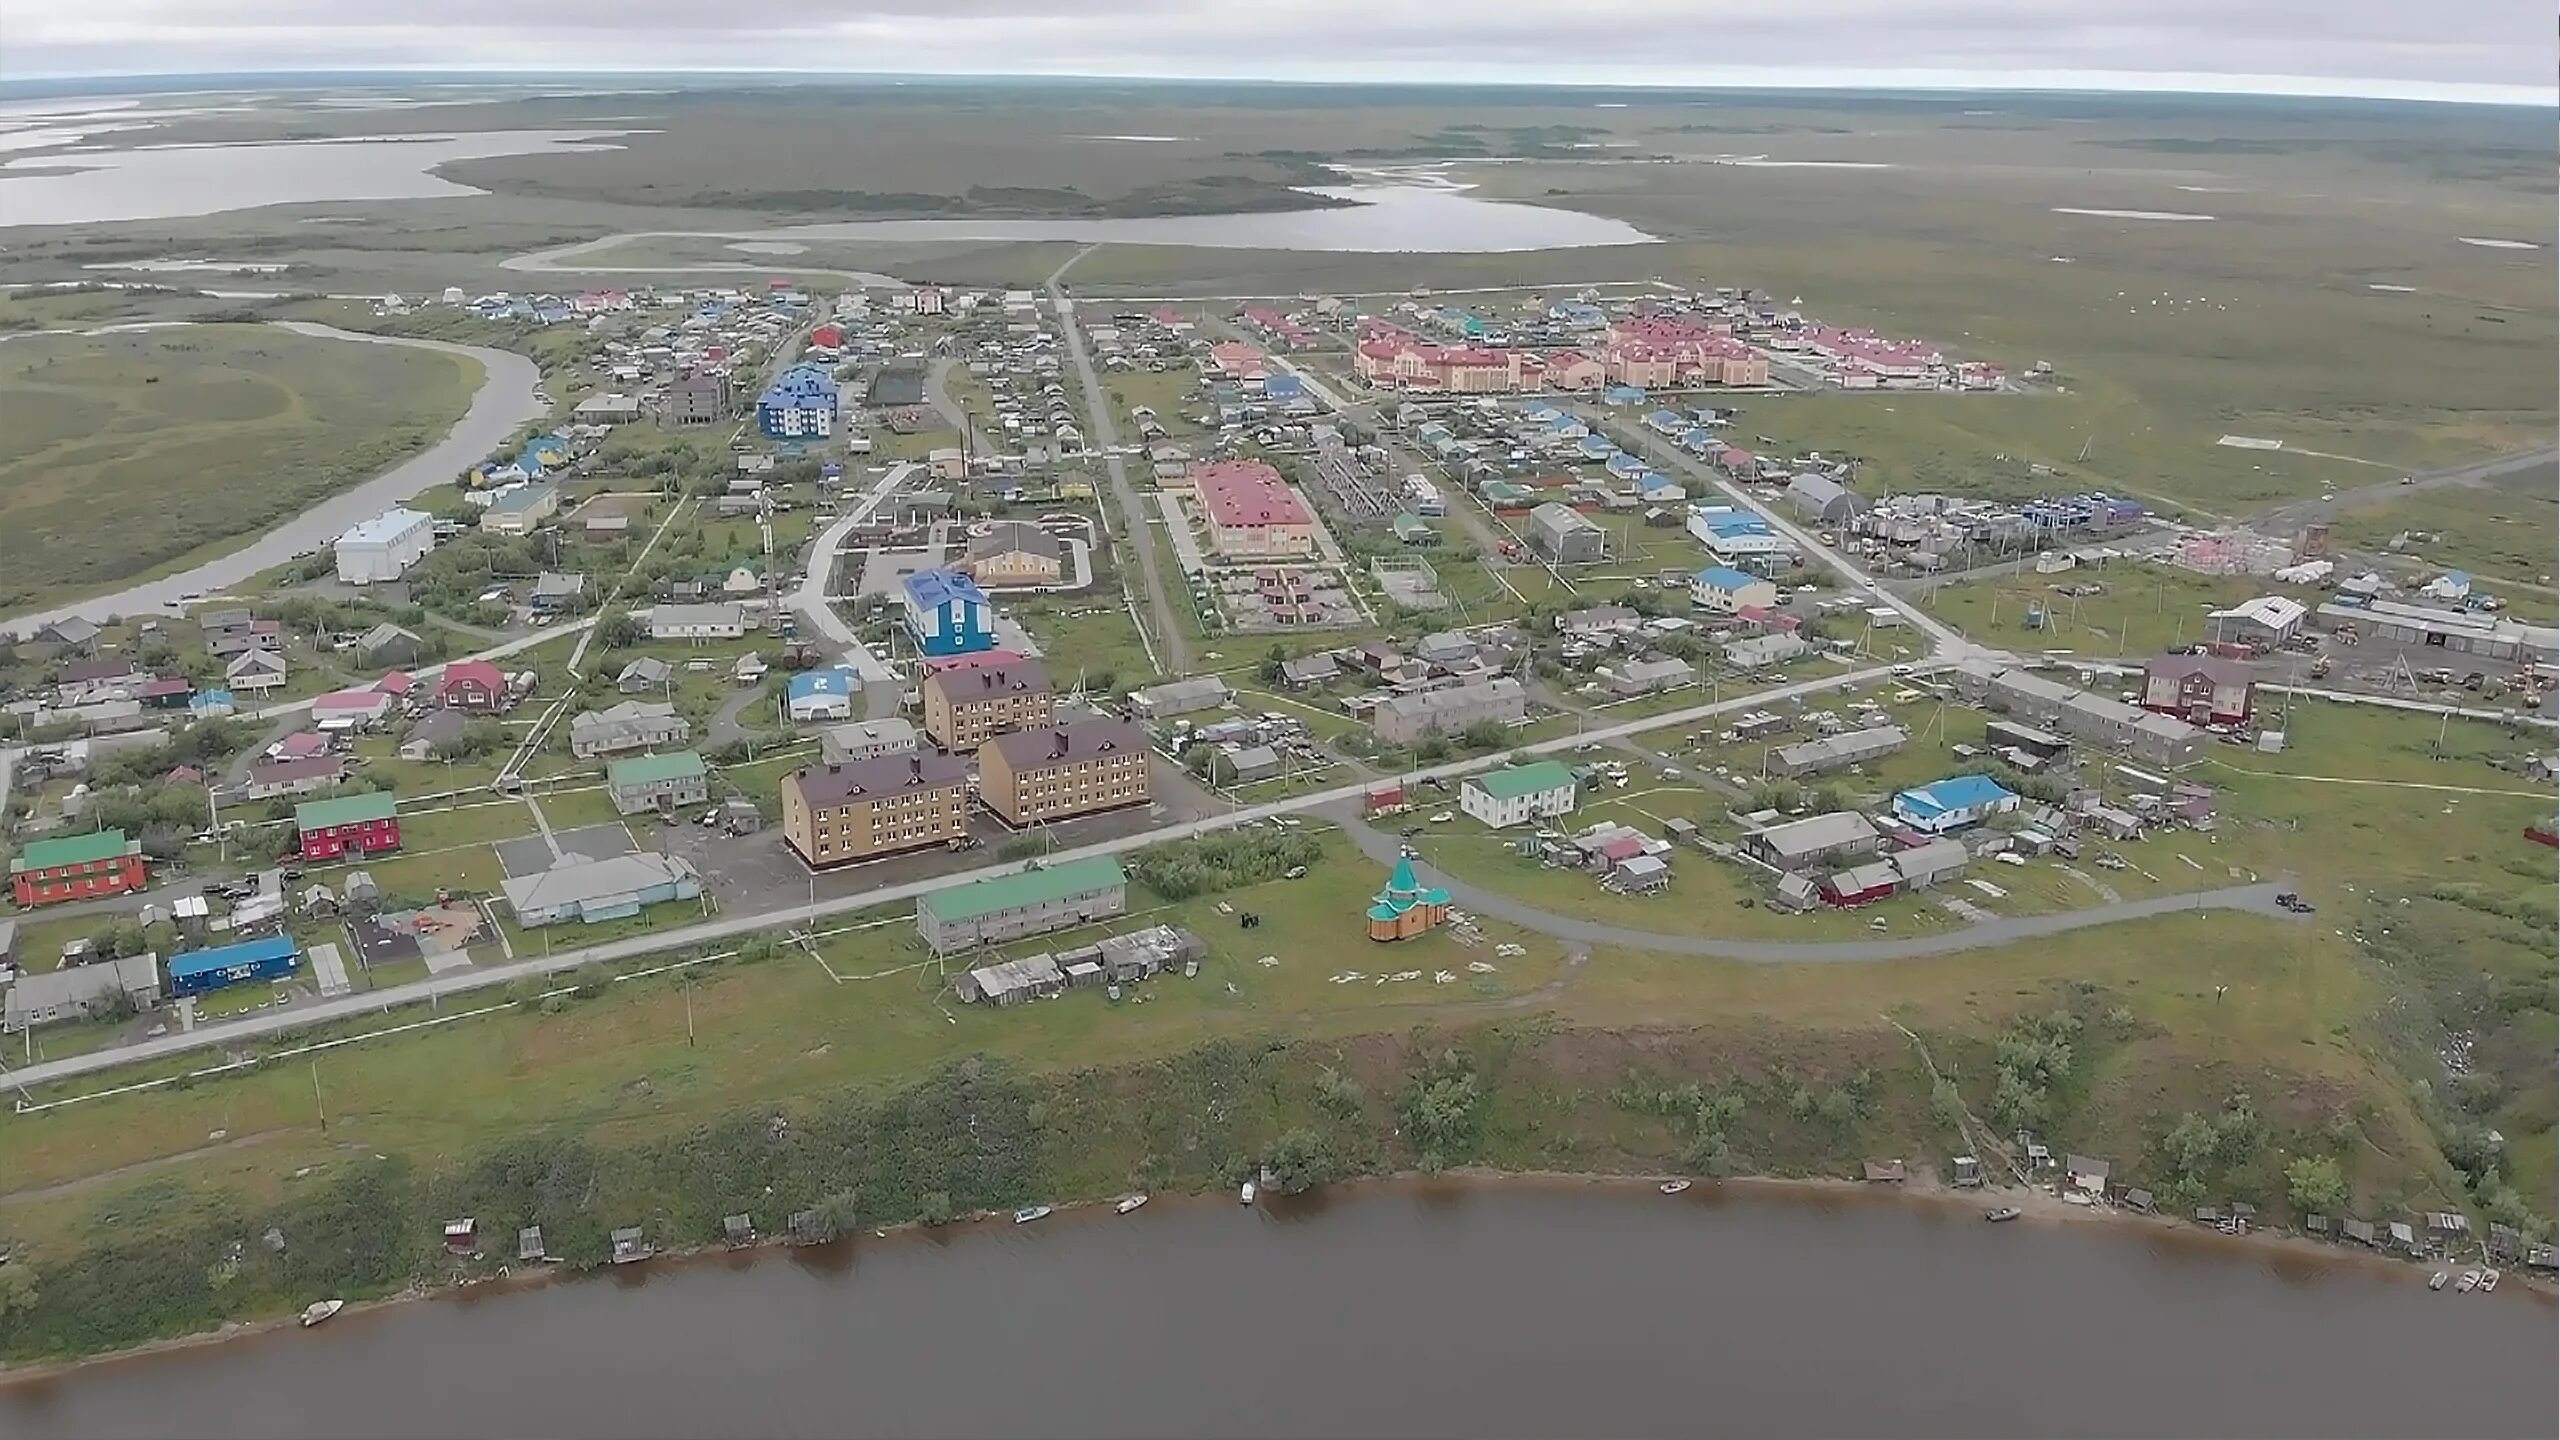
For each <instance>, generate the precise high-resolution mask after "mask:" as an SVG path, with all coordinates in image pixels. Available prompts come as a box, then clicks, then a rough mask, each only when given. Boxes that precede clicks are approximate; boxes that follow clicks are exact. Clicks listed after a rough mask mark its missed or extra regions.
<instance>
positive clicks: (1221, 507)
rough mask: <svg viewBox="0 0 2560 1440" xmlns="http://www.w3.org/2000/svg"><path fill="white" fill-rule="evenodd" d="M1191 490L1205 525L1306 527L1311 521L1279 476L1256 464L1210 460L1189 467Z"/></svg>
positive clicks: (1276, 472)
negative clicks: (1203, 512)
mask: <svg viewBox="0 0 2560 1440" xmlns="http://www.w3.org/2000/svg"><path fill="white" fill-rule="evenodd" d="M1190 478H1191V484H1192V488H1193V489H1194V490H1195V491H1197V492H1198V493H1199V496H1200V505H1201V508H1202V509H1204V510H1206V511H1208V513H1209V523H1211V524H1213V525H1220V526H1227V527H1249V526H1258V525H1306V524H1310V523H1312V521H1313V517H1312V516H1310V515H1309V514H1308V513H1307V507H1306V505H1305V503H1304V502H1303V501H1301V500H1299V499H1298V496H1297V493H1296V492H1295V491H1293V490H1291V489H1290V488H1289V482H1288V481H1286V480H1284V479H1282V478H1281V476H1280V472H1279V471H1277V470H1275V469H1273V468H1272V467H1271V466H1269V465H1267V464H1265V463H1263V462H1262V461H1260V460H1214V461H1210V462H1208V463H1206V464H1196V465H1193V466H1192V467H1191V476H1190Z"/></svg>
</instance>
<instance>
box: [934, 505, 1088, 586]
mask: <svg viewBox="0 0 2560 1440" xmlns="http://www.w3.org/2000/svg"><path fill="white" fill-rule="evenodd" d="M960 568H963V569H966V570H967V571H968V573H969V576H970V578H972V579H974V580H976V581H977V582H978V584H979V585H980V586H982V587H985V588H989V589H1001V588H1003V587H1005V586H1008V585H1056V584H1059V583H1062V582H1063V581H1064V580H1065V579H1066V543H1065V542H1064V541H1062V540H1060V539H1059V538H1058V537H1057V536H1055V535H1052V534H1050V533H1049V532H1048V531H1046V530H1043V529H1041V528H1040V527H1039V526H1037V525H1033V524H1029V523H1026V522H1024V521H1020V520H999V521H996V522H995V523H994V524H992V525H990V526H988V527H987V531H986V533H985V534H983V535H973V536H971V537H969V554H968V558H967V559H966V560H964V561H963V562H962V563H961V566H960Z"/></svg>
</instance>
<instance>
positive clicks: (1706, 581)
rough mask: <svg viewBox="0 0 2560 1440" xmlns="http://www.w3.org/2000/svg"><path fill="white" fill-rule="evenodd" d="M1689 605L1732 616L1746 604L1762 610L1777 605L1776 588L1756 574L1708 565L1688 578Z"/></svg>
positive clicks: (1772, 583) (1724, 566) (1728, 567)
mask: <svg viewBox="0 0 2560 1440" xmlns="http://www.w3.org/2000/svg"><path fill="white" fill-rule="evenodd" d="M1689 603H1690V604H1692V605H1695V606H1697V607H1699V608H1700V609H1702V610H1711V611H1714V612H1715V613H1716V614H1718V615H1731V614H1734V613H1736V612H1737V611H1739V610H1741V609H1742V608H1743V607H1745V606H1749V605H1756V606H1760V607H1762V608H1764V609H1765V608H1767V607H1770V606H1773V605H1776V604H1777V603H1778V587H1777V585H1776V584H1775V583H1774V582H1772V581H1770V580H1766V579H1763V578H1762V577H1760V576H1758V575H1752V574H1748V573H1746V572H1744V571H1741V570H1736V569H1733V568H1732V567H1730V566H1726V565H1710V566H1708V567H1707V568H1706V569H1704V570H1701V571H1699V572H1698V573H1697V574H1695V575H1692V576H1690V577H1689Z"/></svg>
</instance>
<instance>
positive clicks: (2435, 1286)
mask: <svg viewBox="0 0 2560 1440" xmlns="http://www.w3.org/2000/svg"><path fill="white" fill-rule="evenodd" d="M2452 1278H2453V1272H2451V1271H2449V1270H2439V1271H2437V1272H2436V1273H2435V1274H2433V1275H2431V1276H2429V1277H2427V1288H2428V1289H2430V1290H2441V1289H2443V1288H2444V1282H2446V1281H2447V1280H2450V1279H2452Z"/></svg>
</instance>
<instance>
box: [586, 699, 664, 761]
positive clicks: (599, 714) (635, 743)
mask: <svg viewBox="0 0 2560 1440" xmlns="http://www.w3.org/2000/svg"><path fill="white" fill-rule="evenodd" d="M692 738H693V727H692V726H691V725H688V724H686V723H685V720H684V717H683V716H681V715H678V714H677V713H676V707H674V706H673V705H669V704H665V703H663V702H658V701H647V700H625V701H622V702H621V703H620V704H617V705H612V706H608V707H606V708H605V709H602V710H582V711H580V712H579V713H578V714H577V715H576V716H575V717H573V718H572V719H571V720H570V721H569V753H570V754H572V755H575V756H576V757H578V758H579V759H581V760H592V759H594V758H595V757H597V756H599V755H617V754H620V753H621V752H623V751H625V750H655V749H659V748H661V747H663V746H671V745H682V744H684V743H685V742H687V741H689V740H691V739H692Z"/></svg>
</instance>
